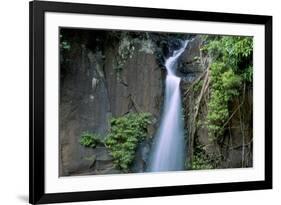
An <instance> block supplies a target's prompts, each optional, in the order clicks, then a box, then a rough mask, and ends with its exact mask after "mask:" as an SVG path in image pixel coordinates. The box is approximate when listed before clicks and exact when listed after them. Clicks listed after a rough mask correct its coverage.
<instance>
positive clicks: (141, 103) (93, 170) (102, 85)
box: [59, 43, 163, 176]
mask: <svg viewBox="0 0 281 205" xmlns="http://www.w3.org/2000/svg"><path fill="white" fill-rule="evenodd" d="M117 52H118V46H117V45H115V46H114V47H112V46H106V48H105V50H104V53H103V54H102V53H101V52H100V51H95V52H93V51H92V50H90V49H89V48H87V46H83V45H81V44H75V43H74V44H73V45H72V49H71V52H70V53H69V54H68V56H66V57H67V58H68V59H70V60H69V62H68V63H67V64H64V65H63V69H64V72H63V73H61V79H60V82H61V85H60V125H59V126H60V133H59V136H60V137H59V139H60V176H67V175H79V174H112V173H118V172H119V171H118V170H116V169H115V168H114V166H113V162H112V158H111V157H110V155H109V153H108V151H107V150H106V148H105V147H97V148H95V149H92V148H85V147H83V146H82V145H80V144H79V139H80V135H81V133H82V132H84V131H89V132H92V133H99V134H101V136H105V134H106V132H107V131H108V128H109V125H108V122H109V119H110V118H111V117H112V116H114V117H117V116H122V115H124V114H126V113H128V112H150V113H151V114H152V115H153V117H154V121H156V120H157V119H158V118H159V115H160V106H161V103H162V95H163V85H162V80H163V74H162V71H161V69H160V68H159V66H158V64H157V60H156V57H155V56H154V55H153V54H151V53H146V52H139V50H136V51H134V54H133V55H132V57H131V58H129V59H128V60H127V61H126V62H125V64H124V67H123V68H122V71H121V73H120V75H119V76H118V73H117V72H116V70H114V66H115V63H116V55H117ZM61 65H62V63H61ZM65 70H67V72H66V71H65ZM154 131H155V128H154V127H153V126H151V127H150V128H149V135H150V136H152V135H153V133H154ZM140 157H142V156H140ZM136 161H139V159H136ZM140 169H142V168H140Z"/></svg>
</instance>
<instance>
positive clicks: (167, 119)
mask: <svg viewBox="0 0 281 205" xmlns="http://www.w3.org/2000/svg"><path fill="white" fill-rule="evenodd" d="M187 43H188V41H184V42H183V43H182V46H181V48H180V49H179V50H175V51H174V52H173V55H172V56H171V57H169V58H168V59H166V62H165V67H166V69H167V76H166V81H165V99H164V110H163V114H162V119H161V121H160V126H159V128H158V130H157V133H156V136H155V142H154V143H155V144H154V146H153V148H152V151H153V152H152V157H151V161H150V166H149V171H151V172H158V171H179V170H183V169H184V151H185V150H184V149H185V142H184V126H183V114H182V103H181V95H180V80H181V79H180V78H179V77H177V76H176V74H175V73H176V69H177V60H178V58H179V57H180V55H181V54H182V53H183V52H184V50H185V48H186V46H187Z"/></svg>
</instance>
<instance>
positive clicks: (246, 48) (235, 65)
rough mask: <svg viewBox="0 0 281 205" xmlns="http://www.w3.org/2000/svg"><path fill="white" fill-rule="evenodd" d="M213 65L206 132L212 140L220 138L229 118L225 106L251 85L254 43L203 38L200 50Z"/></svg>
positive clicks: (247, 39) (231, 38)
mask: <svg viewBox="0 0 281 205" xmlns="http://www.w3.org/2000/svg"><path fill="white" fill-rule="evenodd" d="M202 50H203V51H204V52H207V53H208V54H209V55H210V56H211V57H212V58H213V62H212V64H211V67H210V79H211V86H210V87H211V96H210V100H209V103H208V116H207V121H208V130H209V134H210V136H211V137H212V138H213V139H217V138H218V137H220V136H222V135H223V126H222V125H223V124H224V123H225V122H226V120H227V119H228V117H229V110H228V104H229V102H230V101H231V100H232V99H233V98H234V97H235V96H239V95H240V93H241V90H242V89H241V87H242V86H241V85H242V84H246V83H248V84H249V83H252V76H253V66H252V52H253V40H252V38H251V37H240V36H223V37H213V36H212V37H210V38H208V37H207V38H206V44H205V46H204V47H203V49H202Z"/></svg>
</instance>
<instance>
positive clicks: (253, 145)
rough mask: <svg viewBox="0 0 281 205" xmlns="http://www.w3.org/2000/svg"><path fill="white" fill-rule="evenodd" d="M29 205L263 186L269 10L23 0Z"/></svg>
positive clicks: (266, 174) (268, 137)
mask: <svg viewBox="0 0 281 205" xmlns="http://www.w3.org/2000/svg"><path fill="white" fill-rule="evenodd" d="M29 172H30V203H32V204H41V203H55V202H73V201H90V200H106V199H121V198H132V197H152V196H165V195H180V194H197V193H212V192H228V191H242V190H257V189H270V188H272V17H271V16H261V15H248V14H247V15H246V14H229V13H214V12H201V11H200V12H199V11H185V10H168V9H156V8H136V7H121V6H104V5H91V4H77V3H61V2H60V3H59V2H46V1H44V2H43V1H42V2H41V1H33V2H30V171H29Z"/></svg>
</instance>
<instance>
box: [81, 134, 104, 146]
mask: <svg viewBox="0 0 281 205" xmlns="http://www.w3.org/2000/svg"><path fill="white" fill-rule="evenodd" d="M79 143H80V144H81V145H83V146H85V147H91V148H95V147H96V146H97V144H99V143H101V141H100V136H99V135H98V134H94V133H90V132H83V133H82V134H81V136H80V140H79Z"/></svg>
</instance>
